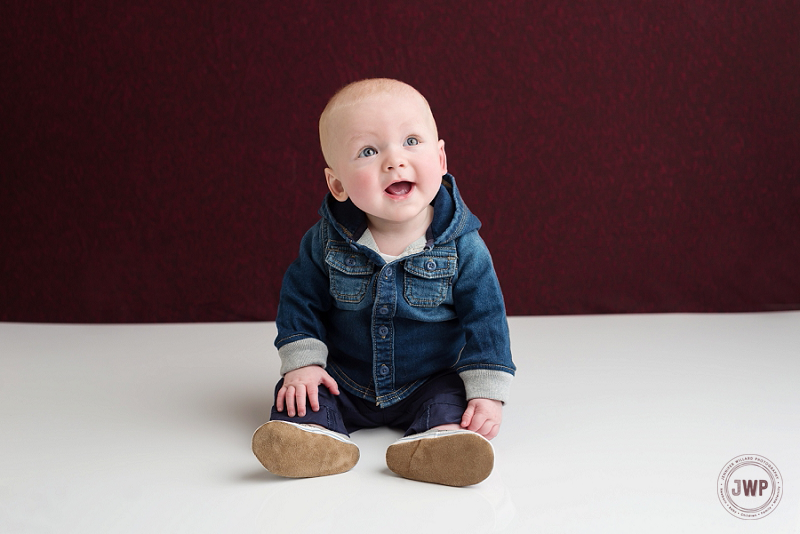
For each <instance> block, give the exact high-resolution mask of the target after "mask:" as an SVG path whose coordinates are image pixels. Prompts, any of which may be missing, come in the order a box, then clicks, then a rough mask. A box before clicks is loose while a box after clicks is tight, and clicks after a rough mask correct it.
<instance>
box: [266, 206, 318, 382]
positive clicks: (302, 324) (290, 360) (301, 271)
mask: <svg viewBox="0 0 800 534" xmlns="http://www.w3.org/2000/svg"><path fill="white" fill-rule="evenodd" d="M325 229H326V226H325V223H324V222H323V221H319V222H317V224H315V225H314V226H313V227H312V228H311V229H310V230H309V231H308V232H306V234H305V236H303V239H302V240H301V242H300V253H299V254H298V256H297V259H295V260H294V262H292V264H291V265H290V266H289V268H288V269H287V270H286V274H285V275H284V277H283V283H282V285H281V293H280V301H279V303H278V316H277V319H276V324H277V327H278V337H277V338H276V339H275V346H276V347H277V348H278V354H279V356H280V358H281V375H284V374H286V373H288V372H289V371H293V370H295V369H299V368H300V367H305V366H307V365H320V366H322V367H325V364H326V362H327V357H328V348H327V346H326V345H325V326H324V323H323V321H322V315H323V314H324V313H325V312H326V311H327V310H329V309H330V307H331V296H330V290H329V278H328V272H327V269H326V267H325V264H324V260H323V252H324V242H325V236H324V235H323V234H324V233H325Z"/></svg>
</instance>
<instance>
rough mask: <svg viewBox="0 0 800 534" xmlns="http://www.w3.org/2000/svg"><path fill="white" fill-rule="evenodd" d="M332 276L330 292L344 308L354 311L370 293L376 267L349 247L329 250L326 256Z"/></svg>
mask: <svg viewBox="0 0 800 534" xmlns="http://www.w3.org/2000/svg"><path fill="white" fill-rule="evenodd" d="M325 263H327V264H328V267H330V269H328V271H329V276H330V292H331V296H332V297H333V298H334V299H336V302H337V303H339V304H342V305H343V306H340V307H343V308H349V309H354V308H357V307H359V306H358V304H359V303H361V302H362V301H363V300H364V297H365V296H366V295H367V292H368V291H369V285H370V282H371V280H372V273H373V271H374V267H375V265H374V264H373V263H372V262H371V261H369V260H368V259H367V258H366V256H364V255H363V254H358V253H357V252H354V251H353V250H351V249H350V248H349V247H346V246H345V247H343V248H329V249H328V253H327V255H326V256H325Z"/></svg>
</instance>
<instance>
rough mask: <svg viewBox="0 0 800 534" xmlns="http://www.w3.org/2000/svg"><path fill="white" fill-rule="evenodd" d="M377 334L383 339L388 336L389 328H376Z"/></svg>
mask: <svg viewBox="0 0 800 534" xmlns="http://www.w3.org/2000/svg"><path fill="white" fill-rule="evenodd" d="M378 333H379V334H380V335H381V336H383V337H385V336H386V334H388V333H389V327H387V326H385V325H382V326H381V327H380V328H378Z"/></svg>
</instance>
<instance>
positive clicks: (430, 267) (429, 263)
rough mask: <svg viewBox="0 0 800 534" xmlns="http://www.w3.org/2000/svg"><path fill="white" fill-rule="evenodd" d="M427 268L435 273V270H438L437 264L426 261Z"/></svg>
mask: <svg viewBox="0 0 800 534" xmlns="http://www.w3.org/2000/svg"><path fill="white" fill-rule="evenodd" d="M425 268H426V269H428V270H429V271H433V270H434V269H436V262H435V261H433V260H428V261H426V262H425Z"/></svg>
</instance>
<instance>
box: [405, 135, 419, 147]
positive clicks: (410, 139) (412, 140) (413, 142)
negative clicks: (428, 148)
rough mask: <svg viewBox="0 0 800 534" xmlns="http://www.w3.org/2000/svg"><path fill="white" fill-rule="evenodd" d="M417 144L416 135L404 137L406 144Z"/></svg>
mask: <svg viewBox="0 0 800 534" xmlns="http://www.w3.org/2000/svg"><path fill="white" fill-rule="evenodd" d="M418 144H419V139H417V138H416V137H409V138H408V139H406V142H405V145H406V146H416V145H418Z"/></svg>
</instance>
